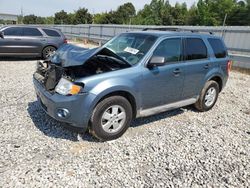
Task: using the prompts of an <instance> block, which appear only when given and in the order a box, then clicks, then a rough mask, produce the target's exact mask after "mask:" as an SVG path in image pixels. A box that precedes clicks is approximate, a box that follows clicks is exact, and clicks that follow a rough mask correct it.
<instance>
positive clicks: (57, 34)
mask: <svg viewBox="0 0 250 188" xmlns="http://www.w3.org/2000/svg"><path fill="white" fill-rule="evenodd" d="M43 31H44V32H45V33H46V35H48V36H50V37H60V34H59V33H58V32H57V31H55V30H51V29H43Z"/></svg>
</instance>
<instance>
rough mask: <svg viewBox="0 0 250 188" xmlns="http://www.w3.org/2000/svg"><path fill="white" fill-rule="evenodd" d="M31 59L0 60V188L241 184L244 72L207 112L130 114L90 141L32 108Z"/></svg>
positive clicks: (248, 123) (247, 81) (245, 182)
mask: <svg viewBox="0 0 250 188" xmlns="http://www.w3.org/2000/svg"><path fill="white" fill-rule="evenodd" d="M34 70H35V61H34V60H30V61H25V60H23V61H22V60H5V61H0V88H1V92H0V109H1V111H0V122H1V128H0V187H34V186H37V187H52V186H55V187H63V186H64V187H72V186H73V187H101V186H102V187H201V186H205V187H249V186H250V76H249V75H246V74H241V73H236V72H232V73H231V77H230V80H229V82H228V85H227V87H226V88H225V90H224V91H223V92H222V93H221V95H220V97H219V100H218V103H217V104H216V106H215V107H214V108H213V109H212V110H211V111H209V112H206V113H198V112H196V111H195V110H194V109H193V108H191V107H185V108H181V109H177V110H174V111H170V112H166V113H162V114H160V115H156V116H152V117H148V118H142V119H138V120H136V121H135V122H134V123H133V125H132V127H131V128H130V129H129V130H128V131H127V133H126V134H125V135H124V136H123V137H122V138H120V139H118V140H115V141H110V142H106V143H99V142H96V140H95V139H93V138H92V137H91V136H90V135H88V134H86V135H84V136H83V135H78V134H76V133H74V132H71V131H70V130H67V129H65V128H62V126H61V125H60V123H58V122H56V121H55V120H53V119H51V118H50V117H48V116H47V115H46V114H45V113H44V112H43V111H42V109H41V108H40V107H39V105H38V103H37V101H36V97H35V94H34V89H33V86H32V73H33V72H34Z"/></svg>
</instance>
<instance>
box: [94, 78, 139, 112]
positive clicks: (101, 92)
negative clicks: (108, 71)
mask: <svg viewBox="0 0 250 188" xmlns="http://www.w3.org/2000/svg"><path fill="white" fill-rule="evenodd" d="M118 91H124V92H127V93H129V94H131V95H132V96H133V97H134V99H135V101H136V104H137V105H136V106H137V108H138V106H140V100H139V99H140V97H139V92H138V87H137V86H136V84H135V83H134V82H132V81H131V80H125V79H123V78H110V79H108V80H105V81H103V82H101V83H99V84H97V85H96V86H95V87H94V88H93V89H91V90H90V91H89V92H90V93H92V94H94V95H96V98H95V100H94V101H93V105H94V106H95V105H96V104H97V103H98V102H99V101H100V99H101V98H103V97H105V96H106V95H108V94H110V93H113V92H118Z"/></svg>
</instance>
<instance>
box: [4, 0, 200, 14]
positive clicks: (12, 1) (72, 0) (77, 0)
mask: <svg viewBox="0 0 250 188" xmlns="http://www.w3.org/2000/svg"><path fill="white" fill-rule="evenodd" d="M177 1H178V2H179V3H182V2H187V5H188V7H189V6H191V5H192V4H193V3H194V2H195V0H187V1H185V0H170V3H171V4H172V5H174V4H175V2H177ZM126 2H131V3H133V4H134V6H135V7H136V9H137V10H139V9H142V8H143V6H144V5H145V4H148V3H150V2H151V0H0V13H9V14H20V12H21V7H23V12H24V14H25V15H28V14H35V15H38V16H52V15H54V13H55V12H58V11H60V10H62V9H63V10H65V11H67V12H74V10H77V9H78V8H79V7H85V8H87V9H89V12H91V13H99V12H105V11H110V10H115V9H116V8H117V7H118V6H119V5H122V4H124V3H126Z"/></svg>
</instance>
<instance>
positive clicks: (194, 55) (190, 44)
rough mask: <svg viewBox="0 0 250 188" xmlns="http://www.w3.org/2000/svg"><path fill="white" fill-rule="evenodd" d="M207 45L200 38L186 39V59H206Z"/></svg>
mask: <svg viewBox="0 0 250 188" xmlns="http://www.w3.org/2000/svg"><path fill="white" fill-rule="evenodd" d="M206 58H207V47H206V45H205V44H204V42H203V40H202V39H199V38H187V39H186V60H196V59H206Z"/></svg>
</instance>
